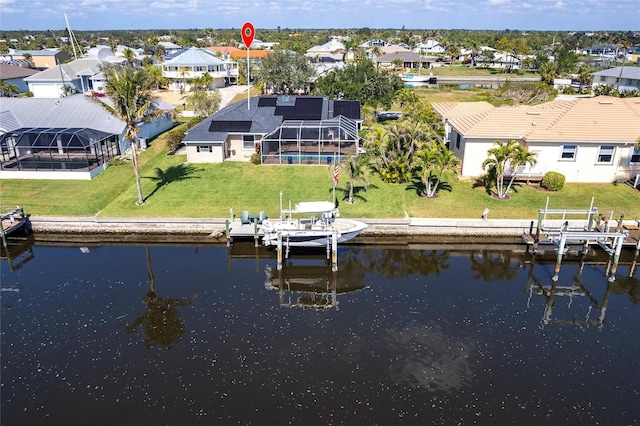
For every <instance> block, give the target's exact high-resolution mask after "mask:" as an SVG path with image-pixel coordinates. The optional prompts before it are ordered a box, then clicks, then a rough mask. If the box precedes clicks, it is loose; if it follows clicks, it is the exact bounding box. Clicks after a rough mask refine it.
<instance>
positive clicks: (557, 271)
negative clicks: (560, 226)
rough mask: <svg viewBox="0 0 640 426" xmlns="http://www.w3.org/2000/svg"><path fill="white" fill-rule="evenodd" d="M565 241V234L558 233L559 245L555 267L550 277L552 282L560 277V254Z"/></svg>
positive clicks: (562, 252)
mask: <svg viewBox="0 0 640 426" xmlns="http://www.w3.org/2000/svg"><path fill="white" fill-rule="evenodd" d="M566 242H567V236H566V235H565V234H560V245H559V246H558V255H557V256H556V267H555V269H554V271H553V272H554V275H553V277H552V278H551V279H552V280H553V281H554V282H556V281H558V278H560V265H561V264H562V255H563V254H564V246H565V244H566Z"/></svg>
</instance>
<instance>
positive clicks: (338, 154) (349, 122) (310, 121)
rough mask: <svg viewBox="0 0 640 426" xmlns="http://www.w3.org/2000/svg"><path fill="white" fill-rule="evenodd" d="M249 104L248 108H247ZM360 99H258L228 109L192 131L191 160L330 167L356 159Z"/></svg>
mask: <svg viewBox="0 0 640 426" xmlns="http://www.w3.org/2000/svg"><path fill="white" fill-rule="evenodd" d="M247 103H248V105H247ZM361 123H362V118H361V112H360V101H341V100H329V98H328V97H321V96H259V97H254V98H251V99H249V100H243V101H240V102H237V103H234V104H232V105H229V106H227V107H225V108H223V109H221V110H220V111H218V112H217V113H215V114H214V115H212V116H211V117H209V118H207V119H205V120H204V121H202V122H201V123H199V124H198V125H196V126H194V127H193V128H192V129H190V130H189V131H188V132H187V134H186V136H185V138H184V144H185V146H186V147H187V161H189V162H191V163H219V162H222V161H226V160H232V161H233V160H235V161H249V159H250V158H251V156H252V155H253V154H256V153H257V154H259V155H260V157H261V162H262V164H271V165H276V164H305V165H307V164H310V165H313V164H315V165H321V164H324V165H326V164H327V163H331V162H333V161H344V157H345V155H346V154H350V155H354V156H355V155H358V152H359V140H360V139H359V137H358V130H359V127H360V125H361Z"/></svg>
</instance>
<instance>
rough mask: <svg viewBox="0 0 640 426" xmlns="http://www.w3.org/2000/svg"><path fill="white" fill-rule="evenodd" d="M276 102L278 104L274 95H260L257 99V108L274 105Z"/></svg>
mask: <svg viewBox="0 0 640 426" xmlns="http://www.w3.org/2000/svg"><path fill="white" fill-rule="evenodd" d="M277 104H278V98H277V97H276V96H261V97H260V98H259V99H258V108H261V107H275V106H276V105H277Z"/></svg>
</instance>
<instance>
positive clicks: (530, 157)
mask: <svg viewBox="0 0 640 426" xmlns="http://www.w3.org/2000/svg"><path fill="white" fill-rule="evenodd" d="M537 155H538V154H537V153H535V152H531V151H529V150H527V149H526V148H525V147H523V146H522V145H516V146H515V148H514V150H513V153H512V155H511V159H510V161H509V165H510V167H511V169H512V173H511V180H509V184H508V185H507V188H506V189H505V194H508V193H509V190H510V189H511V185H513V181H514V180H515V179H516V176H517V174H518V169H519V168H520V166H526V165H529V166H535V165H536V163H537V162H538V160H537V159H536V156H537Z"/></svg>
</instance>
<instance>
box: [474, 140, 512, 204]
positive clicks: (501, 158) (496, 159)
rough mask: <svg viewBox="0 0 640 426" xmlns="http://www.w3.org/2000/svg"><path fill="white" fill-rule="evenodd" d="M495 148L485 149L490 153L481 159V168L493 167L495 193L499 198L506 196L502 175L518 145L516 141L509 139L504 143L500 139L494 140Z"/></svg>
mask: <svg viewBox="0 0 640 426" xmlns="http://www.w3.org/2000/svg"><path fill="white" fill-rule="evenodd" d="M495 146H496V147H495V148H491V149H489V150H488V151H487V153H488V154H489V155H490V157H489V158H487V159H486V160H484V161H483V163H482V168H483V169H487V168H489V169H493V170H494V171H495V176H496V190H497V193H496V195H497V196H498V198H500V199H506V198H507V192H506V191H505V188H504V175H505V171H506V170H507V166H508V165H509V162H510V161H511V159H512V158H513V155H514V152H515V150H516V147H517V146H519V145H518V144H517V142H516V141H514V140H510V141H507V142H506V143H504V142H502V141H496V143H495Z"/></svg>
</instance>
